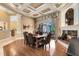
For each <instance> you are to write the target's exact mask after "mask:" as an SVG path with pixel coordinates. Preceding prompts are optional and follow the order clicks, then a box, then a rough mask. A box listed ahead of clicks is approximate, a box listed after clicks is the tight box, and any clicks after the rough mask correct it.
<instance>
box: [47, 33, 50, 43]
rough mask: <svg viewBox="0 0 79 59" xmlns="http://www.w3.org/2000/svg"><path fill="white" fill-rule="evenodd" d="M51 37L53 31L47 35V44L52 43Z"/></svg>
mask: <svg viewBox="0 0 79 59" xmlns="http://www.w3.org/2000/svg"><path fill="white" fill-rule="evenodd" d="M50 39H51V33H49V34H48V35H47V37H46V44H47V43H50Z"/></svg>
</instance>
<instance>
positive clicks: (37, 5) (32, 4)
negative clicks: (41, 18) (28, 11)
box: [30, 3, 43, 8]
mask: <svg viewBox="0 0 79 59" xmlns="http://www.w3.org/2000/svg"><path fill="white" fill-rule="evenodd" d="M30 5H31V6H32V7H33V8H38V7H40V6H41V5H43V3H31V4H30Z"/></svg>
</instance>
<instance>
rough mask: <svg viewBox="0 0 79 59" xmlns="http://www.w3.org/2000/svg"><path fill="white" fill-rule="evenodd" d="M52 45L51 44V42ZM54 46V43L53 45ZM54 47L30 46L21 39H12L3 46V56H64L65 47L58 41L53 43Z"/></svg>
mask: <svg viewBox="0 0 79 59" xmlns="http://www.w3.org/2000/svg"><path fill="white" fill-rule="evenodd" d="M51 46H52V44H51ZM53 46H54V45H53ZM55 46H56V47H55V48H54V47H51V48H50V49H49V48H48V47H47V49H46V50H45V49H44V48H32V47H29V46H28V45H27V46H26V45H24V42H23V40H17V41H14V42H12V43H10V44H8V45H6V46H4V55H5V56H50V55H54V56H65V55H66V54H65V51H66V49H65V48H64V47H63V46H62V45H61V44H60V43H58V42H56V43H55Z"/></svg>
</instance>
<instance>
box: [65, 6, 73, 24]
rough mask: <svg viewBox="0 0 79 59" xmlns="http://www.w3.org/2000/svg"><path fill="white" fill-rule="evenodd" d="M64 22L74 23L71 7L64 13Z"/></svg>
mask: <svg viewBox="0 0 79 59" xmlns="http://www.w3.org/2000/svg"><path fill="white" fill-rule="evenodd" d="M65 22H66V24H67V25H73V24H74V10H73V8H70V9H68V10H67V12H66V14H65Z"/></svg>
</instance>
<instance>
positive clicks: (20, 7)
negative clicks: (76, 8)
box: [1, 3, 69, 18]
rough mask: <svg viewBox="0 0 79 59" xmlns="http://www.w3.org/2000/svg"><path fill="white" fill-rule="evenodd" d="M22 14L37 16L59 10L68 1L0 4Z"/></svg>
mask: <svg viewBox="0 0 79 59" xmlns="http://www.w3.org/2000/svg"><path fill="white" fill-rule="evenodd" d="M1 5H3V6H6V7H7V8H10V9H12V10H14V11H16V12H18V13H20V14H22V15H25V16H28V17H33V18H37V17H40V16H43V15H46V14H50V13H52V12H55V11H57V10H61V9H62V8H64V7H65V6H67V5H69V4H68V3H65V4H64V3H6V4H1Z"/></svg>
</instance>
